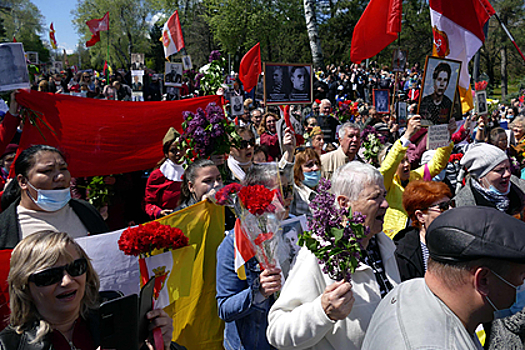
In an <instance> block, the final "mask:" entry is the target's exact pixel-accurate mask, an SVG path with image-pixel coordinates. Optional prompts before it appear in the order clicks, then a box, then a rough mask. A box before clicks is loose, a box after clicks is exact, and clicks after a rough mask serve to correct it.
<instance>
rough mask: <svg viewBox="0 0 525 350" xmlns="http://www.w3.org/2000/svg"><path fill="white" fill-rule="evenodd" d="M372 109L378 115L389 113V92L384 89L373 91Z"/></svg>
mask: <svg viewBox="0 0 525 350" xmlns="http://www.w3.org/2000/svg"><path fill="white" fill-rule="evenodd" d="M373 99H374V107H375V108H376V112H377V113H378V114H388V113H390V91H389V90H386V89H374V90H373Z"/></svg>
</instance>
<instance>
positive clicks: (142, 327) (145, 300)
mask: <svg viewBox="0 0 525 350" xmlns="http://www.w3.org/2000/svg"><path fill="white" fill-rule="evenodd" d="M154 288H155V277H152V278H151V279H150V280H149V281H148V283H146V284H145V285H144V287H142V289H141V290H140V299H139V318H138V321H139V342H141V343H142V342H143V341H144V340H146V339H147V338H148V333H149V332H148V325H149V320H148V319H147V318H146V314H147V313H148V312H150V311H151V310H153V293H154Z"/></svg>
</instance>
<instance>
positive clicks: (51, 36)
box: [49, 22, 57, 50]
mask: <svg viewBox="0 0 525 350" xmlns="http://www.w3.org/2000/svg"><path fill="white" fill-rule="evenodd" d="M49 41H50V42H51V46H52V47H53V49H55V50H56V49H57V41H56V39H55V28H54V27H53V22H51V26H50V27H49Z"/></svg>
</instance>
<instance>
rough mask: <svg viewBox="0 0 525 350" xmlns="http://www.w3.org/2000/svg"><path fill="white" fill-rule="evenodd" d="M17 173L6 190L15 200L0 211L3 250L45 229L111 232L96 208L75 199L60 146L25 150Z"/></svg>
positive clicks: (80, 233)
mask: <svg viewBox="0 0 525 350" xmlns="http://www.w3.org/2000/svg"><path fill="white" fill-rule="evenodd" d="M15 175H16V178H15V179H14V180H13V181H11V182H10V183H9V185H8V186H7V187H8V190H6V191H7V192H10V194H13V198H14V201H13V203H11V205H10V206H9V207H8V208H7V209H6V210H5V211H3V212H2V213H1V214H0V249H7V248H14V247H15V246H16V245H17V244H18V242H19V241H20V240H21V239H22V238H24V237H26V236H28V235H30V234H31V233H34V232H37V231H42V230H53V231H66V230H67V231H68V232H69V234H70V235H71V236H73V237H81V236H87V235H88V234H97V233H103V232H107V231H108V227H107V225H106V223H105V222H104V219H102V217H101V216H100V214H99V212H98V211H97V210H96V209H95V207H93V206H92V205H91V204H89V203H87V202H85V201H81V200H76V199H72V198H71V192H70V188H69V184H70V181H71V174H70V173H69V170H68V168H67V163H66V160H65V157H64V155H63V154H62V153H61V152H60V151H59V150H57V149H56V148H54V147H51V146H46V145H35V146H31V147H29V148H27V149H26V150H24V151H22V152H21V153H20V155H19V156H18V158H17V159H16V161H15Z"/></svg>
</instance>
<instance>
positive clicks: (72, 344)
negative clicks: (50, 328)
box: [57, 320, 82, 350]
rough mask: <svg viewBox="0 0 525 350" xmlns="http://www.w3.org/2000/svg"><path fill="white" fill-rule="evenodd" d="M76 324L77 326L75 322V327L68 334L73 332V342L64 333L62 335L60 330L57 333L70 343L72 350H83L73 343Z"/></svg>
mask: <svg viewBox="0 0 525 350" xmlns="http://www.w3.org/2000/svg"><path fill="white" fill-rule="evenodd" d="M76 324H77V321H76V320H75V322H73V326H72V327H71V328H70V329H69V331H68V332H67V333H69V332H71V340H70V339H69V337H67V336H66V335H65V334H64V333H62V332H61V331H60V330H59V329H57V331H58V332H59V333H60V334H61V335H62V337H64V339H65V340H66V341H67V342H68V344H69V348H70V350H82V349H80V348H77V347H76V346H75V344H74V343H73V333H75V325H76Z"/></svg>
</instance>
